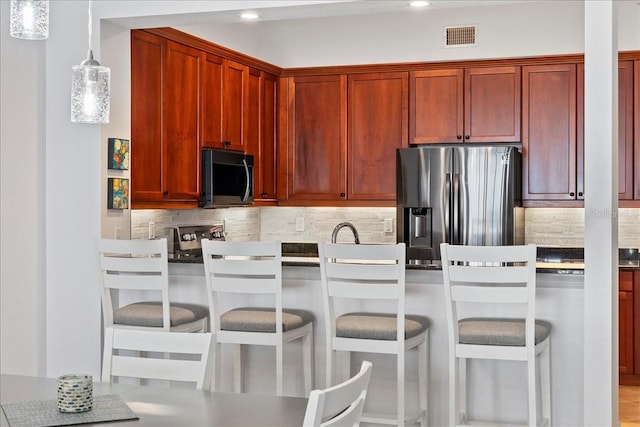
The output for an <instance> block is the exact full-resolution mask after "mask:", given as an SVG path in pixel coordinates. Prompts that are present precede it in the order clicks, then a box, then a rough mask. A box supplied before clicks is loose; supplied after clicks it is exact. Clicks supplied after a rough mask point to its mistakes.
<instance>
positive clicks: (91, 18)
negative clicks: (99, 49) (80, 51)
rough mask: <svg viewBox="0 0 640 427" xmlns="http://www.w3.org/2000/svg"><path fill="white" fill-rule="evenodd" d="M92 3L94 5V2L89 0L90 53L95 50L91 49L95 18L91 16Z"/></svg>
mask: <svg viewBox="0 0 640 427" xmlns="http://www.w3.org/2000/svg"><path fill="white" fill-rule="evenodd" d="M91 3H92V0H89V50H90V51H91V50H93V49H92V48H91V30H92V22H93V17H92V14H91Z"/></svg>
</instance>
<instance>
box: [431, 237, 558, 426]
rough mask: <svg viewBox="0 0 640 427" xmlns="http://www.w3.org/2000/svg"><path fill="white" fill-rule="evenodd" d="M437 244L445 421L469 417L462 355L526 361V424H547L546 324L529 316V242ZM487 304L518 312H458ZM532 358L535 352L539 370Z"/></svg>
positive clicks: (532, 280) (532, 269) (532, 292)
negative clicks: (443, 316) (444, 337)
mask: <svg viewBox="0 0 640 427" xmlns="http://www.w3.org/2000/svg"><path fill="white" fill-rule="evenodd" d="M440 248H441V254H442V272H443V275H444V289H445V300H446V311H447V329H448V335H449V422H450V425H452V426H454V425H456V426H457V425H468V424H466V423H467V422H469V421H470V420H469V419H467V418H468V413H467V408H466V361H467V359H495V360H517V361H523V362H526V364H527V378H526V383H527V394H528V421H527V422H528V425H529V426H530V427H532V426H535V425H539V424H542V425H551V383H550V377H551V368H550V361H549V341H550V334H551V325H550V324H549V323H547V322H544V321H540V320H536V319H535V297H536V247H535V245H527V246H453V245H449V244H446V243H443V244H441V245H440ZM465 304H466V305H467V307H465ZM487 304H494V305H495V304H499V305H500V307H502V309H503V310H504V307H505V306H506V305H512V306H513V309H514V310H516V309H519V310H520V311H519V313H520V316H517V318H512V317H509V318H496V317H471V318H462V316H461V313H460V312H461V311H462V310H465V309H467V310H469V309H474V310H477V309H478V308H479V306H480V305H483V306H486V305H487ZM469 306H471V307H469ZM536 356H539V362H540V369H539V371H538V370H537V369H536ZM537 372H539V374H540V384H541V395H542V396H541V401H542V402H541V407H542V411H541V412H542V419H541V420H538V418H537V412H538V411H537V401H536V373H537ZM494 424H495V422H492V423H489V425H494ZM473 425H477V423H475V422H474V424H473Z"/></svg>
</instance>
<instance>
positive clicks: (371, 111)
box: [347, 72, 409, 200]
mask: <svg viewBox="0 0 640 427" xmlns="http://www.w3.org/2000/svg"><path fill="white" fill-rule="evenodd" d="M348 91H349V92H348V93H349V96H348V110H347V111H348V113H347V117H348V125H347V129H348V152H347V159H348V166H347V172H348V192H347V198H348V199H349V200H395V199H396V177H395V168H396V149H397V148H403V147H408V145H409V144H408V135H407V128H408V126H407V125H408V115H409V114H408V93H409V75H408V73H406V72H399V73H372V74H353V75H350V76H349V78H348Z"/></svg>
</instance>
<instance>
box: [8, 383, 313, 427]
mask: <svg viewBox="0 0 640 427" xmlns="http://www.w3.org/2000/svg"><path fill="white" fill-rule="evenodd" d="M93 392H94V401H95V399H96V398H98V396H104V397H106V396H107V395H115V396H117V397H119V398H120V399H121V400H122V401H123V402H124V403H125V404H126V406H128V407H129V408H130V409H131V411H132V412H133V413H134V414H135V416H136V417H137V419H130V420H122V421H114V422H113V425H116V426H118V427H129V426H131V427H147V426H154V427H157V426H172V427H176V426H223V427H252V426H279V427H287V426H291V427H294V426H295V427H300V426H302V423H303V420H304V414H305V410H306V406H307V399H306V398H300V397H283V396H274V395H259V394H248V393H229V392H215V391H207V390H203V391H200V390H194V389H192V388H191V389H187V388H182V387H177V386H174V387H169V386H168V385H167V386H162V385H139V384H118V383H101V382H94V383H93ZM56 398H57V379H56V378H45V377H30V376H21V375H6V374H2V375H0V405H2V406H3V411H2V415H1V416H0V426H3V427H4V426H11V425H12V424H9V421H8V420H7V418H6V416H5V412H4V409H5V408H4V407H5V405H7V404H13V403H19V402H31V401H45V400H47V401H55V400H56ZM73 415H75V414H73ZM109 424H111V423H110V422H106V423H105V422H100V423H96V424H95V425H100V426H105V427H106V426H108V425H109ZM83 425H93V424H91V423H89V424H83Z"/></svg>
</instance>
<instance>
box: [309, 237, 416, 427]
mask: <svg viewBox="0 0 640 427" xmlns="http://www.w3.org/2000/svg"><path fill="white" fill-rule="evenodd" d="M318 250H319V255H320V272H321V276H322V291H323V295H324V305H325V322H326V334H327V344H326V346H327V357H326V358H327V361H326V362H327V368H326V375H327V380H326V382H327V386H330V385H331V384H332V383H333V380H332V376H333V362H334V356H335V354H336V351H339V352H342V353H341V354H342V355H343V356H344V357H343V358H342V376H343V377H348V376H349V374H350V352H353V351H357V352H368V353H383V354H393V355H396V361H397V363H396V371H397V372H396V373H397V402H396V404H397V412H396V415H395V416H387V415H383V414H367V413H365V414H364V415H363V416H362V421H363V422H372V423H376V424H392V425H393V424H395V425H404V424H405V422H408V423H414V422H416V421H418V420H419V421H420V423H421V425H422V426H425V425H426V423H427V403H428V398H427V378H428V353H427V343H428V330H429V329H428V328H429V319H428V318H427V317H424V316H416V315H407V314H405V267H406V266H405V245H404V243H399V244H397V245H354V244H333V243H320V244H319V245H318ZM345 299H348V301H346V302H345V301H344V300H345ZM336 300H338V301H336ZM357 300H361V301H362V302H363V303H367V302H369V303H374V304H382V303H383V301H381V300H388V302H387V303H388V304H390V305H389V306H387V307H388V310H389V311H388V313H380V312H350V311H348V310H347V309H346V307H345V305H347V304H348V305H350V306H351V307H353V306H354V305H355V304H357ZM336 302H337V303H338V304H336ZM340 308H342V309H341V312H338V310H339V309H340ZM415 347H417V348H418V351H419V352H418V392H419V406H420V408H419V411H418V413H417V414H416V415H415V416H413V417H410V418H409V419H407V420H406V419H405V399H404V396H405V379H404V375H405V352H406V351H407V350H409V349H412V348H415Z"/></svg>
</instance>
